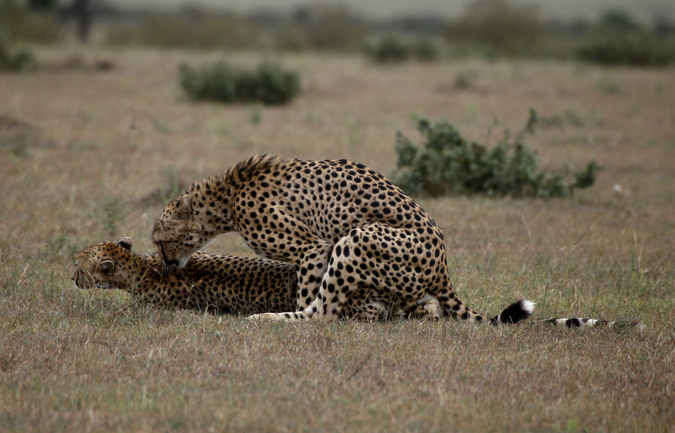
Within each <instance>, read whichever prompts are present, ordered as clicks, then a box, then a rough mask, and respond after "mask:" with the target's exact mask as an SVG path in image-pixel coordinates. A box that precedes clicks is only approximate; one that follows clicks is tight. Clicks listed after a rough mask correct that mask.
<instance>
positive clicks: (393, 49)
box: [365, 36, 440, 63]
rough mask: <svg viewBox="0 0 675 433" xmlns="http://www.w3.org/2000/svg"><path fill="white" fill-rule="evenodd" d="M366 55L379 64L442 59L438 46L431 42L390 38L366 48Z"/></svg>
mask: <svg viewBox="0 0 675 433" xmlns="http://www.w3.org/2000/svg"><path fill="white" fill-rule="evenodd" d="M365 53H366V55H367V56H368V57H369V58H370V59H372V60H373V61H375V62H377V63H401V62H404V61H406V60H411V59H415V60H420V61H435V60H438V59H439V57H440V50H439V48H438V46H437V45H436V44H435V43H434V42H433V41H431V40H428V39H419V40H412V41H406V40H404V39H402V38H399V37H395V36H388V37H386V38H383V39H381V40H379V41H376V42H373V43H370V44H369V45H367V46H366V47H365Z"/></svg>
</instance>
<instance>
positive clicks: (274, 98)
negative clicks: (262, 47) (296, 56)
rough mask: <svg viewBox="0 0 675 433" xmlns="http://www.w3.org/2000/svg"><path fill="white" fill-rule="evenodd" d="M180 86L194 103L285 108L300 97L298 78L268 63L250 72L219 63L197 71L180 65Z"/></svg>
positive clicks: (202, 66)
mask: <svg viewBox="0 0 675 433" xmlns="http://www.w3.org/2000/svg"><path fill="white" fill-rule="evenodd" d="M180 84H181V86H182V87H183V90H185V92H186V93H187V94H188V95H190V96H191V97H192V98H194V99H202V100H215V101H221V102H227V103H232V102H261V103H263V104H268V105H278V104H286V103H288V102H290V101H291V100H292V99H293V98H294V97H296V96H297V95H298V94H299V93H300V78H299V76H298V74H297V73H296V72H293V71H287V70H285V69H284V68H283V67H282V66H281V65H279V64H278V63H274V62H269V61H264V62H262V63H260V64H259V65H258V67H257V68H256V69H255V70H252V71H249V70H246V69H243V68H240V67H237V66H233V65H231V64H229V63H228V62H226V61H222V60H221V61H217V62H214V63H209V64H204V65H201V66H200V67H196V68H193V67H191V66H189V65H186V64H183V65H181V66H180Z"/></svg>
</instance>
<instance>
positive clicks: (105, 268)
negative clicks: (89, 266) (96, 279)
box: [98, 260, 115, 274]
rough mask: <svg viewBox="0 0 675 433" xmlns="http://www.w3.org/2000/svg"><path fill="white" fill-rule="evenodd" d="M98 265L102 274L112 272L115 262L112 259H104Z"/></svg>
mask: <svg viewBox="0 0 675 433" xmlns="http://www.w3.org/2000/svg"><path fill="white" fill-rule="evenodd" d="M98 267H99V268H100V269H101V272H103V273H104V274H112V273H113V271H114V270H115V262H113V261H112V260H104V261H103V262H101V264H100V265H98Z"/></svg>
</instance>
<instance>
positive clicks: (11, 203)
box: [0, 50, 675, 432]
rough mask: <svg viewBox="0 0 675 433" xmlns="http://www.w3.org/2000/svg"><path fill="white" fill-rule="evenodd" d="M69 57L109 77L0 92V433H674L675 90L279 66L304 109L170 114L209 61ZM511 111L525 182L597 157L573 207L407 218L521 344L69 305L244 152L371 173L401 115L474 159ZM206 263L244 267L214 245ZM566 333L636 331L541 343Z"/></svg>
mask: <svg viewBox="0 0 675 433" xmlns="http://www.w3.org/2000/svg"><path fill="white" fill-rule="evenodd" d="M38 55H39V57H40V59H42V61H43V62H46V63H50V64H52V65H54V64H58V63H60V62H62V60H63V59H64V58H66V57H67V56H68V55H69V53H68V52H67V51H66V50H49V51H39V52H38ZM84 55H85V60H93V59H100V58H105V59H110V60H111V61H112V62H114V64H115V66H116V67H115V69H113V70H112V71H109V72H93V71H91V70H86V69H70V70H66V69H58V68H54V67H51V68H46V69H42V70H38V71H34V72H30V73H26V74H22V75H0V101H1V102H0V146H1V147H0V193H1V197H2V206H0V262H1V268H0V431H3V432H44V431H49V432H73V431H77V432H80V431H82V432H84V431H94V432H104V431H125V432H135V431H149V432H166V431H204V432H209V431H226V432H253V431H260V432H266V431H270V432H271V431H275V432H291V431H300V432H307V431H321V432H333V431H335V432H338V431H368V432H371V431H372V432H380V431H381V432H418V431H420V432H422V431H423V432H449V431H458V432H523V431H541V432H544V431H545V432H549V431H551V432H556V431H564V432H582V431H587V432H602V431H607V432H636V431H641V432H642V431H648V432H675V427H674V426H675V405H674V404H673V401H675V367H674V366H675V315H674V312H675V297H674V296H673V295H674V290H673V287H674V286H675V273H674V272H673V269H672V264H673V263H672V262H673V251H674V250H675V216H674V215H675V105H674V104H673V101H675V80H673V76H674V74H673V72H674V71H673V69H652V70H638V69H599V68H594V67H588V66H584V65H580V64H573V63H545V62H516V61H498V62H487V61H471V60H466V61H459V62H448V63H439V64H406V65H402V66H398V67H391V68H383V67H378V66H375V65H372V64H368V63H367V62H365V61H364V60H363V59H361V58H359V57H333V56H327V55H298V56H292V57H288V58H285V59H284V63H285V65H286V66H288V67H290V68H293V69H296V70H298V71H299V72H300V74H301V76H302V78H303V94H302V96H301V97H300V98H299V99H297V100H296V101H294V102H293V103H292V104H291V105H289V106H287V107H274V108H266V107H260V106H256V105H235V106H222V105H217V104H210V103H193V102H190V101H189V100H187V99H186V98H185V97H184V96H183V95H182V93H181V91H180V88H179V87H178V81H177V65H178V64H179V63H180V62H181V61H191V62H196V61H199V60H202V59H205V58H207V57H209V56H207V55H197V54H188V53H180V52H159V51H120V52H114V51H113V52H90V53H85V54H84ZM210 57H213V56H210ZM235 58H236V60H239V61H241V62H249V63H252V62H256V61H257V60H258V58H257V56H254V55H237V56H236V57H235ZM458 78H461V81H462V84H463V85H462V86H461V88H457V87H456V86H455V82H456V81H457V80H458ZM530 107H532V108H535V109H536V110H537V111H538V113H539V116H540V118H541V119H542V123H541V128H540V130H539V131H538V132H537V134H536V135H535V136H534V137H532V138H530V139H529V141H528V144H529V145H530V146H531V147H532V148H533V149H535V150H536V151H537V152H538V155H539V162H540V165H541V167H542V168H545V169H547V170H566V169H567V168H568V167H571V168H577V169H578V168H580V167H581V166H582V165H583V164H585V163H586V162H587V161H588V160H590V159H596V160H597V161H598V162H599V163H600V164H601V165H602V166H603V168H604V169H603V171H602V172H601V173H600V176H599V178H598V180H597V182H596V184H595V185H594V186H593V187H592V188H590V189H588V190H584V191H580V192H578V193H577V194H576V195H575V196H574V198H572V199H569V200H551V201H532V200H511V199H498V200H495V199H487V198H463V197H450V198H441V199H424V198H420V199H419V201H420V203H421V204H422V206H423V207H424V208H425V209H426V210H427V211H429V213H430V214H431V215H432V216H433V217H434V218H435V219H436V221H437V222H438V223H439V224H440V225H441V227H443V229H444V230H445V233H446V241H447V246H448V250H449V265H450V269H451V275H452V278H453V281H454V283H455V286H456V288H457V290H458V293H459V296H460V298H462V299H463V300H464V301H465V302H467V303H468V304H469V305H470V306H471V307H473V308H474V309H477V310H478V311H481V312H485V313H489V314H496V313H497V312H498V311H500V310H501V309H502V308H503V307H504V306H506V304H508V303H509V302H511V301H513V300H515V299H517V298H519V297H527V298H529V299H532V300H533V301H535V302H536V303H537V309H536V310H535V321H534V322H533V323H532V324H527V325H522V326H518V327H501V328H493V327H487V326H483V327H481V326H479V327H476V326H466V325H460V324H457V323H454V322H450V321H441V322H434V323H431V322H421V321H393V322H386V323H354V322H337V323H301V324H280V323H253V322H249V321H246V320H244V319H243V318H241V317H230V316H225V317H218V316H213V315H208V314H204V313H198V312H197V313H194V312H186V311H163V310H159V309H156V308H151V307H148V306H144V305H138V304H136V303H134V302H133V301H132V300H131V299H130V298H129V297H127V296H126V295H125V294H123V293H118V292H102V291H90V292H84V291H80V290H77V289H74V288H73V287H72V283H71V281H70V279H69V278H70V274H71V272H72V261H73V254H74V253H75V252H77V251H78V250H79V249H81V248H83V247H84V246H86V245H88V244H90V243H94V242H100V241H104V240H116V239H118V238H120V237H122V236H132V237H133V238H134V239H135V241H136V247H135V248H136V249H137V250H138V251H141V252H151V251H152V250H153V245H152V243H151V242H150V240H149V233H150V230H151V227H152V224H153V222H154V219H155V218H156V217H157V216H158V214H159V212H160V211H161V209H162V207H163V200H164V199H167V198H170V197H171V196H173V195H176V194H177V193H178V192H179V191H180V188H181V187H183V186H184V185H185V184H186V183H189V182H191V181H193V180H197V179H200V178H202V177H205V176H208V175H211V174H215V173H218V172H220V171H222V170H224V169H225V168H227V167H229V166H230V165H232V164H233V163H235V162H237V161H239V160H241V159H243V158H245V157H247V156H250V155H252V154H255V153H277V154H282V155H286V156H295V157H302V158H310V159H325V158H338V157H339V158H343V157H345V158H350V159H353V160H358V161H360V162H363V163H366V164H367V165H370V166H372V167H373V168H376V169H378V170H379V171H381V172H382V173H384V174H390V173H391V171H392V170H393V168H394V165H395V161H396V154H395V152H394V136H395V132H396V131H397V130H401V131H403V132H404V133H405V134H406V135H407V136H408V137H410V138H417V137H418V136H417V134H416V132H415V123H414V121H413V119H415V118H417V117H419V116H424V117H428V118H430V119H439V118H446V119H448V120H450V121H452V122H453V123H454V124H455V125H457V126H458V127H459V128H460V131H461V132H462V133H463V134H464V135H465V136H467V137H469V138H472V139H475V140H479V141H482V142H490V143H495V142H496V141H497V140H499V139H500V138H501V137H502V136H503V133H504V130H505V129H508V130H510V131H511V132H512V133H515V132H516V131H517V130H519V129H520V128H521V127H522V125H523V123H524V122H525V120H526V117H527V113H528V110H529V108H530ZM208 251H210V252H214V253H233V254H239V255H250V254H251V252H250V251H249V250H248V249H247V247H246V246H245V245H244V244H243V243H242V242H241V241H240V240H239V239H238V238H237V237H236V236H234V235H225V236H222V237H220V238H218V240H217V241H216V242H214V243H213V244H211V246H210V247H209V249H208ZM572 315H582V316H590V317H601V318H605V319H620V320H623V321H625V322H630V321H633V320H638V321H639V322H640V323H642V324H644V325H645V327H644V329H638V328H631V327H626V328H617V329H595V330H573V329H553V328H551V327H548V326H546V325H544V324H541V323H537V322H536V320H537V319H543V318H547V317H553V316H572Z"/></svg>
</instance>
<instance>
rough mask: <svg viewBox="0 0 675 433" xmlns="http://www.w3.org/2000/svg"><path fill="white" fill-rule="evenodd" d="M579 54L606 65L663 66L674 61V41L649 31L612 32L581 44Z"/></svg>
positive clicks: (582, 57) (590, 60) (583, 57)
mask: <svg viewBox="0 0 675 433" xmlns="http://www.w3.org/2000/svg"><path fill="white" fill-rule="evenodd" d="M577 56H578V57H579V58H580V59H582V60H585V61H589V62H593V63H600V64H603V65H632V66H664V65H669V64H672V63H675V41H674V40H673V39H672V38H671V39H668V38H659V37H658V36H656V35H654V34H652V33H650V32H647V31H640V30H636V31H627V32H620V31H610V32H605V33H602V34H598V35H596V36H594V37H592V38H590V39H589V40H588V41H587V42H586V43H584V44H582V45H581V46H580V47H579V49H578V50H577Z"/></svg>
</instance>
